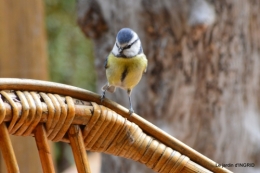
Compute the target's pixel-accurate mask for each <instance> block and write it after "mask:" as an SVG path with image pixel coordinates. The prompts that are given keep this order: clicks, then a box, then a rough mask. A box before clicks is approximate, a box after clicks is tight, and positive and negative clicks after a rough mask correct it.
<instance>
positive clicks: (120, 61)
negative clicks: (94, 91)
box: [101, 28, 148, 115]
mask: <svg viewBox="0 0 260 173" xmlns="http://www.w3.org/2000/svg"><path fill="white" fill-rule="evenodd" d="M147 65H148V60H147V58H146V56H145V54H144V53H143V48H142V44H141V41H140V38H139V37H138V35H137V33H136V32H135V31H133V30H132V29H130V28H122V29H120V30H119V31H118V33H117V35H116V41H115V44H114V46H113V49H112V51H111V52H110V54H109V55H108V56H107V58H106V61H105V65H104V66H105V69H106V77H107V83H106V84H105V85H104V86H103V87H102V88H101V90H102V91H103V92H102V96H101V102H102V101H103V99H104V98H105V94H106V91H109V92H111V93H114V92H115V91H116V88H121V89H123V90H126V92H127V94H128V98H129V104H130V108H129V113H130V115H131V114H132V113H134V109H133V106H132V101H131V92H132V90H133V88H134V87H135V86H136V85H137V84H138V83H139V82H140V80H141V78H142V76H143V73H145V72H146V69H147Z"/></svg>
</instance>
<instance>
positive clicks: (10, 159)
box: [0, 123, 20, 173]
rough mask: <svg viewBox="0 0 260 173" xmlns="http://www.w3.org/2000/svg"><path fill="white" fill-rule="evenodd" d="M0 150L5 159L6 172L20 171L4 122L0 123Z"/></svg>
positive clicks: (17, 172)
mask: <svg viewBox="0 0 260 173" xmlns="http://www.w3.org/2000/svg"><path fill="white" fill-rule="evenodd" d="M0 150H1V154H2V156H3V158H4V160H5V164H6V168H7V170H8V173H20V171H19V167H18V163H17V161H16V157H15V154H14V150H13V146H12V144H11V140H10V136H9V133H8V130H7V127H6V125H5V123H2V124H0Z"/></svg>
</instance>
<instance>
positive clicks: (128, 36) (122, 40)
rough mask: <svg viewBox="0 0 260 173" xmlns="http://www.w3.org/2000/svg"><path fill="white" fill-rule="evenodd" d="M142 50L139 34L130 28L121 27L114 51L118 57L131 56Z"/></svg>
mask: <svg viewBox="0 0 260 173" xmlns="http://www.w3.org/2000/svg"><path fill="white" fill-rule="evenodd" d="M141 52H142V46H141V41H140V39H139V37H138V35H137V34H136V33H135V32H134V31H133V30H132V29H130V28H123V29H121V30H120V31H119V32H118V33H117V36H116V42H115V45H114V47H113V50H112V53H113V54H114V55H115V56H117V57H126V58H131V57H134V56H136V55H137V54H139V53H141Z"/></svg>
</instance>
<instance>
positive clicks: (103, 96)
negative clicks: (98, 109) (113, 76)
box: [101, 84, 109, 102]
mask: <svg viewBox="0 0 260 173" xmlns="http://www.w3.org/2000/svg"><path fill="white" fill-rule="evenodd" d="M108 88H109V85H108V84H106V85H105V86H103V87H102V89H101V90H102V91H103V92H102V95H101V102H103V100H104V98H105V96H106V91H107V89H108Z"/></svg>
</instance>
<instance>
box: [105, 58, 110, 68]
mask: <svg viewBox="0 0 260 173" xmlns="http://www.w3.org/2000/svg"><path fill="white" fill-rule="evenodd" d="M108 57H109V56H107V58H106V60H105V63H104V67H105V69H107V68H108V64H107V61H108Z"/></svg>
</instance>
